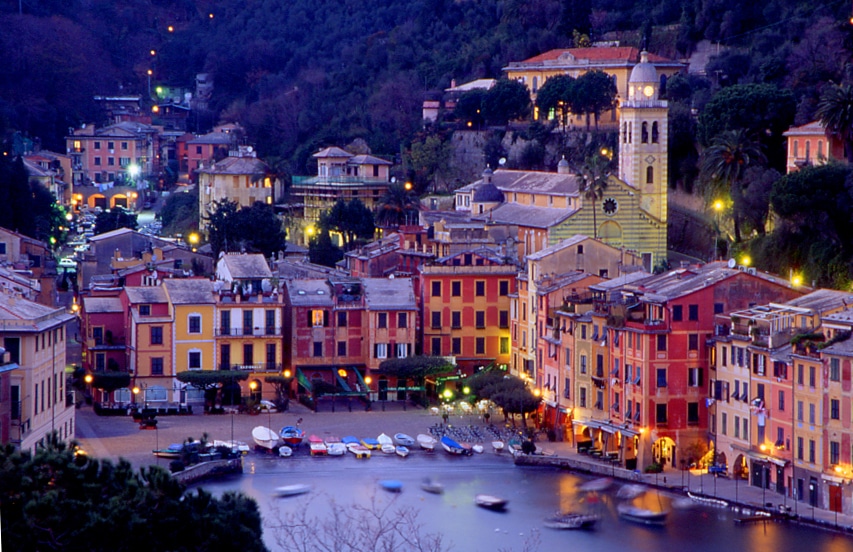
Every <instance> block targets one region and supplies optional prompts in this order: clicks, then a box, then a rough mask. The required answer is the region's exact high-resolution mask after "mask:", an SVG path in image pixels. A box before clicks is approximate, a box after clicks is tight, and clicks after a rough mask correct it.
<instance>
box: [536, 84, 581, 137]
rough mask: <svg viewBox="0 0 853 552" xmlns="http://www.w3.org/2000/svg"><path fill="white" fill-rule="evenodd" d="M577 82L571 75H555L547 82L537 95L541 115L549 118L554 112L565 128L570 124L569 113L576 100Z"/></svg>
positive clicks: (537, 104)
mask: <svg viewBox="0 0 853 552" xmlns="http://www.w3.org/2000/svg"><path fill="white" fill-rule="evenodd" d="M575 82H576V79H575V78H574V77H572V76H570V75H555V76H553V77H551V78H550V79H548V80H547V81H545V84H543V85H542V87H541V88H540V89H539V91H538V92H537V93H536V106H537V107H538V108H539V111H540V113H542V114H543V115H545V116H547V115H548V113H550V112H551V110H554V114H555V116H556V117H557V120H558V121H559V123H560V125H561V126H562V127H563V128H565V127H566V126H567V125H568V124H569V113H571V111H572V107H571V106H572V101H573V100H574V98H575Z"/></svg>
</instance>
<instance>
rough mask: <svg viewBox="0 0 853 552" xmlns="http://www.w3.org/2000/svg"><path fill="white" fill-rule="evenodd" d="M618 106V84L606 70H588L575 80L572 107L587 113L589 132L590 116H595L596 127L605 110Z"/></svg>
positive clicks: (579, 111) (579, 112)
mask: <svg viewBox="0 0 853 552" xmlns="http://www.w3.org/2000/svg"><path fill="white" fill-rule="evenodd" d="M546 84H547V83H546ZM615 108H616V84H615V83H614V82H613V79H612V78H611V77H610V75H608V74H607V73H605V72H604V71H587V72H586V73H584V74H583V75H581V76H580V77H578V78H577V79H576V80H575V83H574V86H573V87H572V100H571V109H572V111H573V112H575V113H578V114H581V113H583V114H585V115H586V130H587V132H589V118H590V117H589V116H590V115H593V116H594V117H595V129H596V130H598V119H599V117H600V116H601V113H602V112H603V111H607V110H610V109H615Z"/></svg>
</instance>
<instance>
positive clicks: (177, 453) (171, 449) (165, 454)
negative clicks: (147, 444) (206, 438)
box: [151, 443, 184, 458]
mask: <svg viewBox="0 0 853 552" xmlns="http://www.w3.org/2000/svg"><path fill="white" fill-rule="evenodd" d="M151 452H152V453H153V454H154V456H156V457H157V458H180V457H181V456H182V455H183V454H184V444H183V443H172V444H171V445H169V446H168V447H166V448H164V449H156V450H152V451H151Z"/></svg>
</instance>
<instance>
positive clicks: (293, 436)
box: [279, 426, 305, 447]
mask: <svg viewBox="0 0 853 552" xmlns="http://www.w3.org/2000/svg"><path fill="white" fill-rule="evenodd" d="M279 435H281V438H282V439H283V440H284V442H285V443H286V444H288V445H290V446H291V447H295V446H297V445H299V444H300V443H302V440H303V439H304V438H305V432H304V431H302V430H301V429H299V428H298V427H296V426H284V427H283V428H281V432H279Z"/></svg>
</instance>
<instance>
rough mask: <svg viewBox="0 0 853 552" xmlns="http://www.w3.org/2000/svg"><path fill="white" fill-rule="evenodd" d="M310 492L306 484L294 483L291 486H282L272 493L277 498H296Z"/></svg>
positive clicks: (309, 486) (309, 487)
mask: <svg viewBox="0 0 853 552" xmlns="http://www.w3.org/2000/svg"><path fill="white" fill-rule="evenodd" d="M310 490H311V485H308V484H307V483H294V484H293V485H283V486H281V487H276V488H275V490H274V491H273V492H274V493H275V495H276V496H278V497H282V498H283V497H287V496H296V495H301V494H305V493H307V492H308V491H310Z"/></svg>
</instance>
